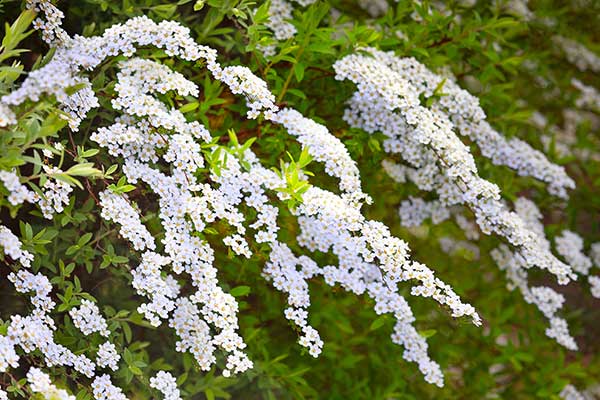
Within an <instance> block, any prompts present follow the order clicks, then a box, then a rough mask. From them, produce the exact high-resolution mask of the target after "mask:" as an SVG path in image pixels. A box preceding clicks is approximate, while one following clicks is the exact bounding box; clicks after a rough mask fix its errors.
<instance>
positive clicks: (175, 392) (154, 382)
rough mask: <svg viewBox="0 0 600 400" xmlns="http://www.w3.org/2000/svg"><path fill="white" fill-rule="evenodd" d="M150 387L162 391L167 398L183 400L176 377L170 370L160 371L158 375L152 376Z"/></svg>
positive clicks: (167, 399)
mask: <svg viewBox="0 0 600 400" xmlns="http://www.w3.org/2000/svg"><path fill="white" fill-rule="evenodd" d="M150 387H152V388H154V389H156V390H158V391H160V392H161V393H162V394H163V395H164V399H165V400H181V397H180V395H179V389H177V382H176V381H175V377H174V376H173V375H171V374H170V373H169V372H165V371H158V373H157V374H156V376H154V377H152V378H150Z"/></svg>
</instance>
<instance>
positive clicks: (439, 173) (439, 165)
mask: <svg viewBox="0 0 600 400" xmlns="http://www.w3.org/2000/svg"><path fill="white" fill-rule="evenodd" d="M363 50H364V51H368V52H369V53H370V55H358V54H353V55H349V56H346V57H344V58H343V59H341V60H338V61H337V62H336V63H335V64H334V69H335V71H336V74H337V75H336V78H337V79H339V80H343V79H349V80H351V81H352V82H354V83H355V84H356V85H357V92H356V93H355V94H354V96H353V97H352V99H351V100H350V102H349V108H348V109H347V110H346V114H345V118H346V120H347V121H348V122H349V123H350V124H351V125H352V126H356V127H360V128H362V129H365V130H366V131H368V132H374V131H381V132H383V133H384V134H385V135H386V136H388V139H387V140H386V142H385V143H384V146H385V149H386V151H388V152H389V153H392V154H398V155H399V156H401V157H402V158H403V159H404V160H405V161H406V163H408V164H409V166H410V167H411V168H413V169H415V170H418V172H416V171H415V172H413V173H414V174H416V175H417V176H418V179H415V183H416V184H417V185H418V186H419V188H420V189H422V190H428V191H429V190H432V189H433V190H435V191H436V192H437V194H438V196H439V200H440V202H441V203H442V204H444V205H448V206H450V205H458V204H465V205H467V206H469V207H470V208H471V209H472V210H473V212H474V213H475V216H476V220H477V223H478V225H479V226H480V228H481V230H482V231H483V232H484V233H487V234H490V233H492V232H494V233H496V234H498V235H500V236H502V237H504V238H506V239H507V240H508V242H509V243H511V244H512V245H514V246H515V247H517V248H518V250H519V254H520V255H521V257H522V258H523V259H524V260H525V263H526V265H527V266H528V267H532V266H538V267H540V268H543V269H547V270H548V271H550V272H551V273H553V274H555V275H556V276H557V278H558V281H559V283H561V284H565V283H567V282H568V281H569V279H571V278H573V277H574V275H573V272H572V271H571V269H570V267H569V266H568V265H566V264H564V263H563V262H562V261H560V260H558V259H557V258H556V257H555V256H554V255H552V254H551V253H550V252H549V251H548V250H546V249H544V246H543V243H542V239H541V238H540V237H539V235H537V234H536V233H535V232H533V231H531V230H530V229H529V228H528V227H527V225H526V224H525V223H524V221H523V220H522V219H521V218H520V217H519V215H518V214H516V213H515V212H511V211H509V210H508V209H507V207H506V206H505V205H504V203H503V202H502V201H501V200H500V190H499V188H498V187H497V186H496V185H494V184H493V183H491V182H488V181H486V180H484V179H482V178H480V177H479V176H478V174H477V167H476V165H475V161H474V159H473V156H472V155H471V153H470V151H469V149H468V148H467V147H466V146H465V145H464V144H463V143H462V142H461V141H460V140H459V138H458V137H457V136H456V134H455V133H454V131H453V124H452V122H451V121H450V118H449V116H448V115H447V114H446V113H445V112H443V111H442V110H441V109H439V108H436V107H432V109H428V108H426V107H423V106H422V105H421V104H420V101H419V93H420V92H421V91H420V90H419V89H418V88H417V87H416V86H415V85H413V84H412V83H411V82H410V81H409V80H407V79H405V78H404V77H403V75H402V74H401V73H398V72H397V70H396V67H393V66H394V65H397V64H401V63H402V60H401V59H399V58H397V57H394V56H393V55H392V54H389V53H383V52H379V51H377V50H374V49H363ZM406 176H407V177H409V178H410V176H411V174H409V173H407V174H406Z"/></svg>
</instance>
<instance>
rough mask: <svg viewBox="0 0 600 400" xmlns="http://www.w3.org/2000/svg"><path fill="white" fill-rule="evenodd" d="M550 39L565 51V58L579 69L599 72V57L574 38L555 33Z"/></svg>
mask: <svg viewBox="0 0 600 400" xmlns="http://www.w3.org/2000/svg"><path fill="white" fill-rule="evenodd" d="M552 41H553V42H554V43H556V45H557V46H559V47H560V48H561V50H562V51H563V52H564V53H565V56H566V57H567V60H568V61H569V62H570V63H571V64H573V65H575V66H576V67H577V68H578V69H579V70H580V71H587V70H590V71H593V72H600V57H598V56H597V55H596V54H594V53H593V52H591V51H590V50H589V49H588V48H587V47H585V46H584V45H582V44H581V43H579V42H576V41H575V40H572V39H569V38H566V37H564V36H560V35H556V36H553V37H552Z"/></svg>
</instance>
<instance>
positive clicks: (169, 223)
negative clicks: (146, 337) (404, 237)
mask: <svg viewBox="0 0 600 400" xmlns="http://www.w3.org/2000/svg"><path fill="white" fill-rule="evenodd" d="M145 45H154V46H156V47H159V48H164V49H165V51H166V52H167V53H168V54H169V55H170V56H176V57H181V58H183V59H187V60H196V59H203V60H204V61H205V62H206V66H207V68H208V70H209V71H210V72H211V73H212V75H213V76H214V77H215V78H216V79H218V80H220V81H221V82H223V83H224V84H225V85H227V86H228V87H229V88H230V90H231V92H232V93H234V94H241V95H243V96H244V98H245V99H246V101H247V105H248V109H249V111H248V114H247V116H248V117H249V118H255V117H257V116H258V115H259V113H264V116H265V118H267V119H268V120H270V121H272V122H273V123H275V124H279V125H280V126H281V127H282V128H283V129H285V130H286V131H287V132H288V133H289V134H290V135H292V136H293V137H296V138H297V140H298V142H299V143H300V145H301V147H302V148H303V149H305V151H307V152H308V154H310V156H311V157H312V158H313V159H314V160H316V161H318V162H322V163H323V164H324V165H325V171H326V173H327V174H329V175H331V176H333V177H335V178H337V179H338V180H339V187H340V189H341V191H342V194H341V195H339V194H334V193H332V192H329V191H326V190H323V189H319V188H317V187H309V189H308V190H307V191H306V193H304V194H303V202H302V204H301V205H300V206H299V207H297V208H295V209H292V210H291V211H292V214H293V215H295V216H296V217H297V218H298V222H299V224H300V227H301V232H300V234H299V236H298V243H299V244H300V245H301V246H303V247H305V248H306V249H307V250H309V251H312V250H316V249H319V250H320V251H323V252H329V251H331V252H332V253H333V254H335V255H336V256H337V258H338V261H339V265H337V266H335V265H327V266H323V267H320V266H319V265H317V263H316V262H315V261H313V260H311V258H310V257H309V256H308V255H300V256H297V255H295V254H293V252H292V251H291V250H290V248H289V247H288V246H287V245H286V244H285V243H282V242H279V241H278V239H277V232H278V230H279V229H280V228H279V226H278V225H277V216H278V209H279V207H281V206H282V205H283V204H284V203H283V202H284V201H285V200H287V199H289V195H288V194H286V193H283V192H281V191H278V189H279V188H281V187H285V186H286V181H285V179H284V178H283V177H282V176H279V175H277V174H276V173H275V172H273V171H272V170H269V169H268V168H266V167H264V166H262V165H261V163H260V161H259V160H258V158H257V157H256V156H255V155H254V154H253V153H252V152H251V151H250V150H249V149H247V150H246V151H245V152H244V153H243V154H242V155H241V159H238V158H237V157H234V156H232V154H233V150H235V149H225V150H224V151H223V152H221V153H220V156H219V157H220V158H219V160H218V163H219V164H221V167H220V171H219V173H216V172H215V171H212V172H211V176H210V178H211V181H212V182H214V183H213V184H212V185H209V184H207V183H203V182H202V181H200V180H198V178H197V175H196V171H197V170H198V169H199V168H203V167H205V165H206V161H205V159H204V156H203V153H202V151H201V146H200V145H201V144H202V143H208V142H209V141H210V139H211V135H210V133H209V132H208V130H207V129H206V128H205V127H203V126H202V125H201V124H199V123H197V122H187V121H186V120H185V118H184V117H183V115H182V114H181V113H180V112H179V111H178V110H176V109H172V108H169V107H168V106H167V105H166V104H165V103H163V102H162V101H160V100H159V98H158V97H157V95H159V94H163V95H164V94H166V93H170V92H173V93H177V94H178V95H181V96H186V95H196V94H197V93H198V90H197V88H196V86H195V84H193V83H192V82H191V81H189V80H187V79H186V78H184V77H183V76H182V75H181V74H179V73H176V72H173V71H171V70H170V69H169V68H168V67H166V66H165V65H163V64H160V63H158V62H156V61H150V60H143V59H139V58H131V59H127V60H126V61H123V62H121V63H120V70H119V72H118V74H117V83H116V85H115V92H116V97H115V98H113V99H112V106H113V108H114V109H115V110H119V111H121V112H122V116H121V117H119V118H118V119H117V120H116V121H115V123H114V124H113V125H111V126H108V127H103V128H99V129H98V130H97V131H96V132H94V133H92V135H91V138H92V140H94V141H95V142H96V143H98V144H99V145H100V146H101V147H103V148H106V149H107V150H108V152H109V153H110V154H111V155H113V156H115V157H121V158H122V160H123V163H124V166H123V172H124V173H125V176H126V177H127V180H128V181H129V182H130V183H132V184H136V185H138V186H141V185H144V186H146V187H147V188H148V189H149V190H151V191H152V192H154V193H155V194H156V195H157V196H158V200H159V210H160V211H159V217H160V220H161V222H162V228H163V229H164V232H165V234H164V238H163V239H162V240H161V241H162V246H164V254H161V253H158V252H155V251H156V243H155V242H154V240H153V237H152V235H151V234H150V233H149V232H148V230H147V228H146V227H145V226H144V224H143V223H142V214H141V213H142V211H141V210H140V209H139V207H137V206H136V205H135V203H134V202H132V201H131V199H128V198H127V196H126V195H124V194H117V193H114V192H111V191H110V190H105V191H103V192H102V193H100V196H99V198H100V206H101V208H102V213H101V215H102V217H103V218H104V219H105V220H107V221H109V222H113V223H116V224H117V225H118V226H119V231H120V234H121V236H122V237H123V238H124V239H126V240H127V241H129V242H130V243H131V244H132V247H133V248H134V249H135V250H137V251H139V252H141V253H142V254H141V260H142V262H141V263H140V264H139V265H138V266H137V267H136V268H134V269H133V270H132V275H133V281H132V285H133V287H134V289H135V290H136V291H137V293H138V294H140V295H142V296H144V297H146V298H147V299H148V300H149V302H147V303H144V304H141V305H140V306H139V308H138V311H139V312H140V313H142V314H143V315H144V316H145V317H146V318H147V319H148V320H149V322H150V323H151V324H152V325H154V326H158V325H160V324H161V323H162V322H163V321H164V320H166V321H168V325H169V326H170V327H171V328H173V329H174V331H175V333H176V334H177V337H178V339H179V340H178V342H177V343H176V349H177V350H178V351H181V352H188V351H189V352H190V353H192V355H193V356H194V358H195V359H196V361H197V362H198V365H199V366H200V368H201V369H203V370H208V369H210V368H211V367H212V366H213V365H214V364H215V363H216V360H217V359H216V354H215V352H216V351H217V350H220V351H222V352H224V354H226V362H225V369H224V370H223V375H225V376H229V375H231V374H235V373H240V372H243V371H245V370H247V369H248V368H251V367H252V365H253V364H252V362H251V361H250V360H249V358H248V356H247V355H246V354H245V353H244V349H245V347H246V344H245V343H244V341H243V339H242V338H241V337H240V336H239V334H238V333H237V330H238V328H239V325H238V320H237V313H238V305H237V302H236V300H235V299H234V297H233V296H231V295H230V294H228V293H226V292H225V291H223V289H222V288H221V287H220V286H219V282H218V280H217V278H216V277H217V269H216V268H215V266H214V264H213V262H214V250H213V249H212V248H211V246H210V245H209V244H208V242H206V241H205V240H203V239H201V237H199V236H197V235H195V234H194V233H195V232H202V231H203V230H204V229H205V228H206V227H207V226H209V224H211V223H213V222H215V221H219V220H223V221H226V222H227V223H228V224H229V225H230V226H231V227H233V228H234V230H235V232H234V233H233V234H232V235H229V236H226V237H224V238H223V240H222V242H223V244H224V245H225V246H227V247H229V248H231V250H232V251H233V252H234V253H235V254H239V255H240V256H243V257H250V256H251V255H252V253H251V251H250V247H249V245H248V241H247V240H248V239H247V234H248V233H249V232H248V230H249V229H250V230H252V231H253V232H254V239H255V240H256V242H258V243H266V244H268V246H269V247H270V249H271V250H270V255H269V260H268V261H267V263H266V264H265V269H264V276H265V278H266V279H267V280H269V281H271V282H272V284H273V285H274V287H275V288H277V289H278V290H280V291H282V292H285V293H287V295H288V303H289V305H290V307H289V308H287V309H286V310H285V316H286V318H287V319H289V320H290V321H292V322H293V323H294V324H295V325H296V326H297V327H298V328H299V329H300V330H301V332H302V335H301V337H300V339H299V343H300V344H301V345H302V346H305V347H307V348H308V349H309V353H310V354H311V355H313V356H315V357H316V356H318V355H319V354H320V352H321V349H322V346H323V341H322V340H321V338H320V336H319V334H318V332H317V330H316V329H315V328H314V327H312V326H310V325H309V324H308V318H307V316H308V313H307V309H308V307H309V306H310V298H309V293H308V281H309V280H310V279H314V278H316V277H318V276H322V277H323V278H324V280H325V282H326V283H327V284H329V285H332V286H334V285H340V286H341V287H342V288H344V289H345V290H348V291H351V292H353V293H356V294H359V295H360V294H363V293H367V294H368V295H369V296H370V297H372V298H373V299H374V300H375V310H376V312H377V313H379V314H383V313H391V314H393V315H394V317H395V318H396V320H397V323H396V326H395V329H394V333H393V335H392V340H393V341H394V342H395V343H398V344H400V345H402V346H404V347H405V349H406V351H405V354H404V357H405V358H406V359H407V360H409V361H413V362H416V363H417V364H418V366H419V368H420V369H421V371H422V372H423V374H424V375H425V378H426V380H427V381H428V382H431V383H435V384H437V385H440V386H441V385H442V384H443V375H442V372H441V368H440V367H439V365H438V364H437V363H435V362H434V361H432V360H431V359H430V358H429V355H428V354H427V344H426V341H425V339H424V338H423V337H422V336H421V335H419V333H418V332H417V330H416V329H415V328H414V327H413V325H412V324H413V322H414V320H415V318H414V316H413V314H412V311H411V309H410V307H409V305H408V303H407V302H406V301H405V300H404V298H403V297H402V296H401V295H400V294H399V292H398V284H399V283H400V282H403V281H415V282H417V284H416V285H415V286H413V288H412V291H411V293H412V294H413V295H416V296H423V297H431V298H433V299H434V300H436V301H437V302H439V303H441V304H444V305H446V306H447V307H449V309H450V310H451V311H452V315H453V316H455V317H461V316H468V317H470V318H472V320H473V321H474V323H475V324H480V318H479V316H478V315H477V313H476V312H475V310H474V308H473V307H472V306H470V305H468V304H464V303H463V302H462V301H461V300H460V298H459V297H458V295H457V294H456V293H454V291H453V290H452V289H451V287H450V286H449V285H447V284H445V283H443V282H442V281H441V280H439V279H437V278H436V277H435V276H434V274H433V271H432V270H430V269H429V268H428V267H426V266H425V265H423V264H420V263H418V262H415V261H411V260H409V250H408V246H407V245H406V243H404V242H403V241H401V240H400V239H398V238H395V237H393V236H391V234H390V232H389V230H388V228H387V227H386V226H385V225H383V224H381V223H379V222H376V221H370V220H367V219H365V217H364V216H363V215H362V214H361V211H360V207H361V205H362V204H363V203H364V202H370V201H371V199H370V198H369V196H367V195H365V194H364V193H362V191H361V182H360V175H359V172H358V168H357V167H356V164H355V163H354V161H353V160H352V159H351V158H350V155H349V153H348V151H347V150H346V149H345V147H344V145H343V144H342V143H341V142H340V141H339V139H337V138H335V136H333V135H332V134H331V133H329V131H328V130H327V128H326V127H325V126H323V125H320V124H318V123H315V122H314V121H312V120H310V119H308V118H305V117H304V116H302V115H301V114H300V113H299V112H297V111H295V110H292V109H284V110H279V109H278V108H277V107H276V106H275V104H274V101H275V99H274V96H273V95H272V94H271V93H270V92H269V90H268V89H267V86H266V83H265V82H264V81H262V80H261V79H259V78H258V77H256V76H255V75H253V74H252V73H251V72H250V70H249V69H247V68H245V67H241V66H239V67H237V66H234V67H226V68H222V67H221V66H220V65H219V64H218V63H217V62H216V52H215V51H214V50H212V49H210V48H208V47H205V46H199V45H196V44H195V43H194V42H193V40H192V39H191V38H190V37H189V33H188V31H187V30H186V29H185V28H183V27H181V26H180V25H178V24H175V23H172V22H163V23H160V24H155V23H154V22H152V21H150V20H149V19H147V18H144V17H140V18H134V19H132V20H130V21H128V22H126V23H125V24H123V25H116V26H114V27H112V28H109V29H108V30H107V31H106V32H105V33H104V35H103V36H101V37H92V38H82V37H75V38H69V39H68V40H65V44H64V45H61V46H59V47H58V48H57V50H56V55H55V57H54V58H53V59H52V61H50V62H49V63H48V64H47V65H45V66H44V67H42V68H41V69H40V70H38V71H37V74H36V75H33V76H32V77H30V78H29V79H26V80H25V82H24V83H23V84H22V86H21V88H19V89H17V90H16V91H14V92H13V93H12V94H10V95H9V96H7V97H5V98H3V100H2V101H3V102H4V103H5V104H12V105H15V104H19V103H20V102H23V101H25V100H26V99H30V100H36V99H37V98H38V96H39V94H40V93H48V94H54V95H55V96H56V97H57V100H58V101H59V103H61V104H63V105H64V107H65V109H66V110H71V113H70V114H71V118H70V121H69V122H70V124H71V126H72V128H74V129H76V128H77V125H78V124H79V122H80V121H81V119H82V118H84V117H85V115H86V113H87V111H88V110H89V109H90V107H93V106H95V105H97V100H95V95H94V94H93V92H91V93H87V92H85V93H84V95H85V96H88V97H89V98H87V99H83V98H74V97H73V95H67V89H68V87H70V86H72V85H73V84H75V83H79V82H89V81H88V78H87V77H86V76H85V73H84V72H85V70H92V69H93V68H94V67H95V66H97V65H98V64H99V63H100V62H102V61H103V60H104V59H105V58H106V57H109V56H114V55H117V54H123V55H125V56H131V55H133V54H134V53H135V51H136V47H137V46H145ZM59 70H60V71H62V73H61V74H60V75H58V74H56V71H59ZM41 76H45V77H46V79H45V80H44V81H41V80H40V78H39V77H41ZM167 132H168V133H167ZM228 151H229V153H230V154H229V156H228V157H225V153H226V152H228ZM215 154H216V153H215ZM213 162H214V160H213ZM242 162H243V165H244V166H242ZM158 163H166V164H168V165H169V166H170V167H171V173H170V174H166V173H164V172H163V171H162V170H161V169H160V168H158ZM269 192H270V193H271V194H269ZM273 194H274V195H275V196H276V198H278V199H279V201H280V202H281V205H279V206H277V205H272V204H270V200H269V196H272V195H273ZM242 204H245V205H246V206H249V207H251V208H253V209H254V210H256V213H257V216H256V219H255V221H246V217H244V215H243V213H242V212H241V210H240V209H239V207H240V206H241V205H242ZM247 222H251V223H250V224H248V225H247ZM13 247H14V245H13ZM299 266H300V267H301V268H300V270H298V267H299ZM184 272H185V273H186V274H187V275H188V276H189V278H187V279H189V282H191V285H192V286H193V288H194V290H192V292H191V294H188V295H182V294H180V286H181V283H180V281H179V279H178V276H180V275H181V274H183V273H184ZM46 289H47V290H46V291H45V292H42V294H41V295H42V296H43V295H45V294H46V292H47V291H49V290H50V288H46ZM69 314H70V315H71V318H72V319H73V322H74V324H75V326H76V327H78V328H79V329H80V330H81V331H82V333H83V334H85V335H89V334H92V333H94V332H98V333H100V334H101V335H103V336H108V335H109V333H110V332H109V331H108V329H107V325H106V321H105V320H104V319H103V317H102V316H101V315H100V312H99V309H98V307H97V306H96V305H95V304H94V303H92V302H90V301H88V300H82V302H81V305H80V306H79V307H77V308H73V309H71V310H70V311H69ZM88 361H89V362H88V365H89V369H86V372H87V375H88V376H93V372H92V371H93V369H94V363H92V362H91V361H90V360H88ZM117 362H118V354H117V353H116V350H115V347H114V345H112V344H110V343H105V344H103V345H102V346H101V347H100V348H99V349H98V353H97V361H96V363H97V367H101V368H102V367H108V368H110V369H114V368H115V367H116V363H117ZM63 364H67V365H69V363H68V362H66V363H65V362H63ZM151 386H152V387H155V388H157V389H158V390H160V391H162V392H163V393H164V395H165V396H166V398H178V397H179V394H178V390H177V388H176V386H175V382H174V378H173V377H172V376H170V375H167V374H166V373H162V374H159V375H158V376H157V377H156V378H154V379H153V381H152V382H151ZM92 387H93V391H94V395H95V396H96V398H97V399H104V398H113V397H114V398H120V396H121V392H120V391H119V390H118V389H115V388H114V387H113V386H112V383H110V379H109V376H108V375H102V376H98V377H96V379H95V381H94V383H93V384H92ZM111 396H112V397H111Z"/></svg>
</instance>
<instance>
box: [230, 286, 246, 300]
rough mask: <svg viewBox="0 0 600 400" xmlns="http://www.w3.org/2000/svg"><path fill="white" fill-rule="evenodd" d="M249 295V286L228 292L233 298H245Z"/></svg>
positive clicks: (238, 287)
mask: <svg viewBox="0 0 600 400" xmlns="http://www.w3.org/2000/svg"><path fill="white" fill-rule="evenodd" d="M249 293H250V286H237V287H235V288H233V289H231V291H230V292H229V294H231V295H232V296H233V297H242V296H247V295H248V294H249Z"/></svg>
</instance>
